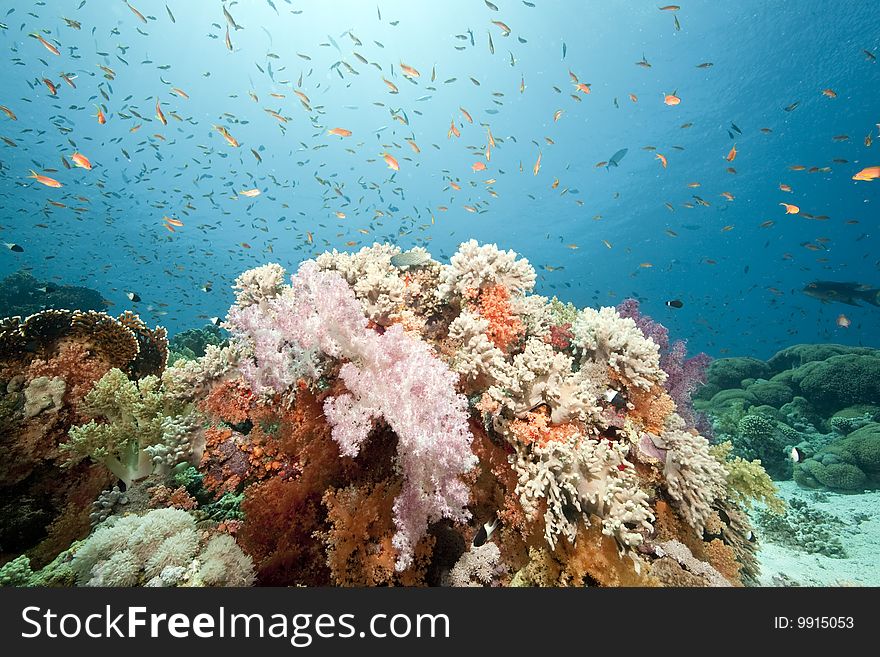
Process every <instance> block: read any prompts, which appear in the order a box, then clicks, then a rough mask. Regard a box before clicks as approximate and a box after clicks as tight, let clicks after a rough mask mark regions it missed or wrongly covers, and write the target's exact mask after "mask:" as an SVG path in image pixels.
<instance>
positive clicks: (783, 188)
mask: <svg viewBox="0 0 880 657" xmlns="http://www.w3.org/2000/svg"><path fill="white" fill-rule="evenodd" d="M779 189H780V191H783V192H790V191H791V185H786V184H785V183H779Z"/></svg>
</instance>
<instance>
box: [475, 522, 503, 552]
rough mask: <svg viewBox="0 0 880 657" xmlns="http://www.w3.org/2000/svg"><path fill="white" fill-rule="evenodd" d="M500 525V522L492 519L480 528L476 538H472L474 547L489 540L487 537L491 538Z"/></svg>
mask: <svg viewBox="0 0 880 657" xmlns="http://www.w3.org/2000/svg"><path fill="white" fill-rule="evenodd" d="M500 524H501V521H499V520H498V518H493V519H492V520H491V521H489V522H487V523H485V524H484V525H483V526H482V527H480V529H479V531H478V532H477V534H476V536H474V547H480V546H481V545H485V543H486V541H488V540H489V537H490V536H492V534H493V533H494V532H495V530H496V529H498V525H500Z"/></svg>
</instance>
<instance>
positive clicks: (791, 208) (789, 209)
mask: <svg viewBox="0 0 880 657" xmlns="http://www.w3.org/2000/svg"><path fill="white" fill-rule="evenodd" d="M779 205H782V206H784V207H785V214H797V213H798V212H800V211H801V209H800V208H799V207H798V206H796V205H791V204H790V203H780V204H779Z"/></svg>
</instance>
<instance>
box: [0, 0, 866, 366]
mask: <svg viewBox="0 0 880 657" xmlns="http://www.w3.org/2000/svg"><path fill="white" fill-rule="evenodd" d="M224 8H225V9H226V10H227V12H228V14H229V16H230V18H227V17H226V16H224ZM135 10H136V11H135ZM141 16H142V17H143V20H142V19H141ZM493 21H497V22H498V23H493ZM0 22H2V29H0V48H2V49H3V51H4V53H5V56H4V57H3V58H2V60H0V67H2V69H0V70H2V80H3V85H2V90H0V105H3V106H4V107H6V108H8V110H9V111H10V113H11V114H12V115H14V116H15V117H16V118H17V120H12V118H11V117H10V115H9V114H6V113H4V114H3V115H0V137H3V138H4V141H3V143H0V199H2V213H0V238H2V240H0V241H2V242H4V243H8V244H16V245H19V246H20V247H22V249H23V251H22V252H18V251H14V250H11V249H3V250H2V252H0V276H5V275H7V274H10V273H13V272H15V271H18V270H20V269H25V270H29V271H31V272H32V273H33V274H34V275H35V276H36V277H37V278H39V279H41V280H54V281H58V282H63V283H74V284H79V285H85V286H88V287H90V288H93V289H96V290H99V291H100V292H101V293H102V294H103V295H105V296H106V298H107V299H109V300H110V301H111V302H112V303H113V308H112V309H111V312H115V313H118V312H121V311H122V310H123V309H126V308H131V309H133V310H135V311H136V312H138V313H139V314H140V315H141V316H142V317H143V318H144V319H145V321H147V322H148V323H150V324H151V325H152V324H155V323H161V324H163V325H165V326H167V327H168V328H169V330H170V332H171V333H175V332H177V331H180V330H184V329H186V328H190V327H194V326H200V325H202V324H204V323H205V321H206V319H207V318H210V317H213V316H220V317H222V316H223V315H225V312H226V309H227V308H228V307H229V305H230V303H231V301H232V293H231V290H230V285H231V283H232V281H233V280H234V279H235V277H236V276H237V275H238V274H239V273H240V272H242V271H243V270H245V269H247V268H250V267H253V266H256V265H259V264H263V263H265V262H271V261H277V262H280V263H282V264H283V265H285V266H287V267H288V268H289V269H293V268H295V266H296V264H297V263H298V262H299V261H301V260H303V259H305V258H308V257H311V256H314V255H316V254H317V253H320V252H322V251H324V250H327V249H330V248H337V249H340V250H356V249H357V248H360V247H361V246H363V245H369V244H371V243H372V242H374V241H392V242H395V243H398V244H400V245H401V246H402V247H405V248H408V247H410V246H413V245H423V246H426V247H427V248H428V249H429V250H430V251H431V252H432V254H433V255H434V256H435V257H438V258H439V259H445V258H446V257H448V256H449V255H451V254H452V253H453V252H454V251H455V248H456V246H457V245H458V244H459V243H460V242H462V241H464V240H467V239H469V238H476V239H477V240H479V241H481V242H496V243H497V244H498V245H499V246H501V247H503V248H508V249H514V250H516V251H518V252H520V253H522V254H524V255H525V256H526V257H528V258H529V260H530V261H531V262H532V263H533V264H534V265H535V267H536V268H537V270H538V272H539V281H538V286H537V291H538V292H540V293H542V294H546V295H554V294H556V295H558V296H559V297H560V298H562V299H563V300H570V301H573V302H574V303H576V304H577V305H579V306H584V305H592V306H596V305H614V304H616V303H618V302H620V301H621V300H622V299H624V298H626V297H630V296H635V297H637V298H639V299H640V300H641V301H642V309H643V311H645V312H646V313H648V314H650V315H653V316H655V317H656V318H657V319H659V320H660V321H662V322H663V323H664V324H665V325H667V326H669V328H670V330H671V332H672V333H673V334H674V335H675V336H677V337H683V338H687V339H688V340H689V346H690V349H691V351H697V350H705V351H707V352H709V353H710V354H712V355H714V356H720V355H724V354H748V355H756V356H759V357H762V358H766V357H767V356H769V355H771V354H772V353H773V352H775V351H776V350H777V349H778V348H780V347H782V346H785V345H788V344H792V343H797V342H840V343H847V344H868V345H877V336H878V318H880V309H878V308H875V307H872V306H865V307H851V306H845V305H840V304H829V305H823V304H821V303H820V302H819V301H818V300H816V299H814V298H810V297H808V296H806V295H804V294H803V293H802V288H803V287H804V285H805V284H807V283H809V282H810V281H813V280H817V279H819V280H832V281H854V282H857V283H860V284H864V285H869V286H876V285H880V272H878V266H880V260H878V256H877V252H878V245H877V234H876V230H877V221H878V214H877V204H878V201H880V183H878V182H877V181H873V182H857V181H854V180H852V176H853V175H854V174H856V173H857V172H858V171H859V170H861V169H863V168H865V167H868V166H876V165H880V154H878V151H877V149H878V148H880V144H874V145H873V146H868V145H867V144H868V143H869V142H868V140H867V139H866V136H867V135H870V136H871V139H872V140H876V139H878V131H880V126H878V122H880V113H878V106H880V103H878V101H880V84H878V83H880V63H878V62H877V61H876V57H880V10H878V8H877V4H876V3H875V2H870V1H853V2H845V3H828V2H819V1H815V0H799V1H798V2H791V3H781V2H775V3H767V2H761V1H757V0H744V1H742V2H737V3H719V2H705V1H704V2H686V3H685V4H683V5H682V6H681V8H680V9H678V10H675V11H672V10H661V9H659V8H658V4H657V3H653V2H623V1H616V2H583V1H576V2H567V1H561V0H554V1H550V0H535V1H534V2H528V3H527V2H523V1H522V0H516V1H513V0H498V1H497V2H494V3H488V2H482V1H480V0H469V1H468V2H464V1H463V0H458V1H451V2H444V3H428V2H389V1H380V2H379V3H378V4H376V3H368V2H360V1H358V2H355V1H351V0H350V1H334V2H332V3H330V2H317V1H315V0H312V1H309V2H294V1H288V0H272V1H271V2H270V1H269V0H251V1H247V2H230V3H226V4H225V5H224V4H223V3H221V2H218V1H210V2H209V1H208V0H198V1H192V2H181V1H177V2H174V1H169V2H167V3H166V2H162V1H153V0H136V2H135V3H133V4H132V5H127V3H125V2H122V1H119V2H117V1H112V2H98V1H97V0H57V1H56V0H52V1H51V2H38V3H32V2H13V1H10V0H6V2H4V3H2V8H0ZM233 23H234V25H233ZM499 23H500V24H499ZM508 30H509V35H506V36H505V34H506V33H507V31H508ZM31 34H38V35H40V36H41V37H43V38H44V39H45V40H46V41H47V42H48V43H49V44H50V45H54V46H55V47H57V50H58V52H59V54H58V55H55V54H53V53H52V52H50V50H49V49H48V48H47V47H45V46H44V45H42V44H41V43H40V41H38V40H37V39H36V38H34V37H32V36H29V35H31ZM227 34H228V36H227ZM227 39H228V41H227ZM490 39H491V47H490ZM230 47H231V49H230ZM493 50H494V52H493ZM365 62H366V63H365ZM640 62H641V63H640ZM709 63H711V66H702V67H701V66H700V65H701V64H709ZM402 64H405V65H407V66H409V67H413V68H414V69H416V70H417V71H418V73H419V75H418V77H413V76H414V74H413V73H412V72H410V75H409V76H407V75H404V72H403V69H402V66H401V65H402ZM647 64H649V65H650V66H648V65H647ZM102 67H105V68H102ZM63 76H66V78H67V80H69V82H67V81H65V78H64V77H63ZM44 79H46V80H48V81H49V83H50V85H47V84H46V83H45V82H44V81H43V80H44ZM383 79H384V80H387V82H385V81H383ZM575 81H577V84H584V85H588V86H585V87H581V88H580V89H579V88H578V87H577V86H576V82H575ZM389 83H390V84H389ZM51 85H54V86H55V87H56V88H57V91H56V93H55V94H52V93H50V89H49V86H51ZM393 88H396V89H397V90H398V91H397V93H392V89H393ZM584 89H588V90H589V93H585V91H584ZM823 90H831V91H833V92H834V93H833V94H823V93H822V92H823ZM297 92H298V93H299V94H302V96H300V95H298V94H297ZM184 94H185V95H184ZM631 94H632V98H631V96H630V95H631ZM667 94H674V95H675V96H676V97H677V98H680V101H681V102H680V103H679V104H677V105H668V104H666V103H665V102H664V97H665V96H666V95H667ZM831 95H834V96H835V97H830V96H831ZM157 101H158V103H159V106H160V108H161V111H162V113H163V115H164V117H165V119H166V121H167V125H163V123H162V122H161V121H160V120H159V118H158V116H157V113H156V104H157ZM96 106H99V107H100V108H101V109H102V111H103V113H104V114H105V115H106V123H104V124H100V123H99V122H98V120H97V118H96V116H95V115H96V112H97V109H96ZM462 108H463V110H464V111H463V110H462ZM786 108H788V109H786ZM560 111H561V114H560V113H559V112H560ZM465 112H467V114H465ZM557 115H558V120H556V119H555V118H554V117H555V116H557ZM467 116H470V117H471V119H472V121H473V122H472V123H471V122H470V121H469V120H468V118H467ZM450 124H453V125H454V126H455V127H456V129H457V130H458V131H459V132H460V136H459V137H456V136H454V135H452V136H449V135H448V133H449V131H450ZM214 126H222V127H224V128H225V129H226V130H227V131H228V134H229V135H230V136H231V137H232V138H233V140H234V141H235V142H237V143H238V144H239V145H238V146H237V147H236V146H232V145H230V143H228V142H227V140H226V139H224V137H223V136H222V135H221V134H220V132H219V131H218V130H216V129H215V127H214ZM684 126H689V127H684ZM734 126H735V127H734ZM332 128H344V129H346V130H350V131H351V133H352V134H351V136H348V137H338V136H333V135H329V134H328V130H330V129H332ZM762 129H765V130H763V131H762ZM489 130H491V135H492V137H493V138H494V141H495V147H494V148H492V149H491V159H489V160H488V161H487V160H486V157H485V151H486V147H487V144H488V142H489ZM844 136H846V137H847V138H846V139H843V137H844ZM410 142H411V143H410ZM411 144H415V145H416V147H417V148H418V151H419V152H416V148H415V147H413V146H412V145H411ZM734 146H735V147H736V153H737V154H736V157H735V159H732V161H728V157H729V154H730V152H731V149H732V148H733V147H734ZM624 148H626V149H627V153H626V155H625V157H623V159H622V160H621V161H620V163H619V166H618V167H616V168H615V167H610V168H606V167H605V166H597V165H598V163H600V162H603V161H608V160H609V159H610V158H611V156H612V155H614V154H615V153H616V152H617V151H619V150H620V149H624ZM74 152H79V153H81V154H83V155H85V156H86V157H87V158H88V159H89V160H90V161H91V164H92V169H91V170H86V169H83V168H79V167H75V166H74V167H73V168H71V169H67V168H66V167H65V166H64V164H63V162H62V157H63V158H65V160H66V161H67V162H68V164H73V163H72V159H71V157H72V155H73V153H74ZM385 153H388V154H390V155H391V156H393V157H394V158H396V160H397V161H398V163H399V171H396V172H395V171H393V170H392V169H390V168H389V167H388V165H387V164H386V162H385V161H384V160H383V155H384V154H385ZM657 154H660V155H663V156H664V157H665V158H666V166H665V167H663V166H662V165H661V160H660V158H658V157H657ZM539 156H540V158H541V166H540V170H539V171H537V173H535V171H534V170H535V165H536V161H537V159H538V157H539ZM476 162H482V163H483V164H485V166H486V167H487V168H486V170H483V171H476V172H475V171H472V165H473V164H475V163H476ZM792 167H804V170H800V171H796V170H792ZM811 168H813V169H814V171H813V172H811V171H810V169H811ZM31 169H33V170H35V171H36V172H37V173H39V174H42V175H46V176H49V177H51V178H54V179H56V180H57V181H58V182H60V183H61V184H62V185H63V186H62V187H60V188H51V187H47V186H44V185H41V184H39V183H38V182H36V181H34V180H33V179H31V178H28V175H29V173H30V170H31ZM489 180H492V181H494V182H491V183H490V182H486V181H489ZM453 183H454V184H455V185H457V186H458V187H459V188H460V189H455V188H454V187H453ZM695 183H699V187H696V186H690V185H693V184H695ZM780 185H788V186H790V187H791V191H790V192H786V191H782V189H781V188H780ZM252 189H258V190H260V192H261V193H260V195H259V196H255V197H248V196H245V195H242V194H241V192H242V191H248V190H252ZM725 193H727V195H728V196H729V198H728V197H726V196H724V195H723V194H725ZM695 195H696V196H698V197H699V198H700V199H702V200H704V201H705V202H706V203H707V204H708V205H703V204H700V203H698V202H697V199H695ZM781 203H789V204H794V205H797V206H798V207H799V208H800V210H801V212H802V214H798V215H786V214H785V210H784V208H783V207H782V206H781V205H780V204H781ZM667 204H668V206H667ZM686 204H687V205H686ZM688 205H690V206H693V207H688ZM468 208H470V210H469V209H468ZM471 210H473V211H471ZM803 213H806V215H808V216H804V214H803ZM809 215H812V216H813V217H827V219H815V218H809ZM163 217H171V218H172V219H176V220H179V222H182V223H183V225H182V226H177V227H176V228H175V227H174V226H172V228H175V230H174V232H173V233H172V232H171V231H170V230H168V229H167V228H166V227H165V226H164V225H163ZM770 222H772V225H771V223H770ZM244 245H247V246H244ZM203 288H204V289H203ZM205 290H207V291H205ZM130 293H134V294H136V295H137V296H138V297H140V299H141V301H140V302H137V303H134V302H132V301H131V300H130V299H129V298H128V297H129V296H130ZM669 300H680V301H682V303H683V307H682V308H680V309H675V308H670V307H668V306H667V305H666V302H667V301H669ZM0 310H2V309H0ZM841 313H844V314H845V316H846V317H847V318H848V319H849V320H850V326H849V327H848V328H843V327H840V326H838V321H837V320H838V316H839V315H840V314H841ZM0 314H3V313H2V312H0Z"/></svg>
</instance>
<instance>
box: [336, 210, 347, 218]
mask: <svg viewBox="0 0 880 657" xmlns="http://www.w3.org/2000/svg"><path fill="white" fill-rule="evenodd" d="M336 218H337V219H345V213H344V212H337V213H336Z"/></svg>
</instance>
